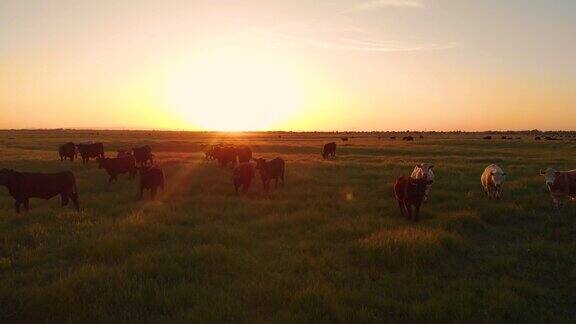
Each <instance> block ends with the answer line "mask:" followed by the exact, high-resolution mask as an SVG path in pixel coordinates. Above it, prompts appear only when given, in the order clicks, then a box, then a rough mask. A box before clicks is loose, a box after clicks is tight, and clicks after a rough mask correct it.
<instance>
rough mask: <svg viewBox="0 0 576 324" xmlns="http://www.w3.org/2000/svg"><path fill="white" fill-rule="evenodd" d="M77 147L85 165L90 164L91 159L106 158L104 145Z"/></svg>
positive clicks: (80, 145) (94, 144)
mask: <svg viewBox="0 0 576 324" xmlns="http://www.w3.org/2000/svg"><path fill="white" fill-rule="evenodd" d="M76 147H78V152H80V156H81V157H82V163H83V164H86V163H88V161H89V160H90V158H101V159H103V158H104V144H102V143H92V144H77V145H76Z"/></svg>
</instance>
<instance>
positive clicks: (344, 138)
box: [340, 137, 348, 142]
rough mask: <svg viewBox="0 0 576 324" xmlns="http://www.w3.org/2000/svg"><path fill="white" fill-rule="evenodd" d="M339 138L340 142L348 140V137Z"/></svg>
mask: <svg viewBox="0 0 576 324" xmlns="http://www.w3.org/2000/svg"><path fill="white" fill-rule="evenodd" d="M340 140H342V142H348V137H340Z"/></svg>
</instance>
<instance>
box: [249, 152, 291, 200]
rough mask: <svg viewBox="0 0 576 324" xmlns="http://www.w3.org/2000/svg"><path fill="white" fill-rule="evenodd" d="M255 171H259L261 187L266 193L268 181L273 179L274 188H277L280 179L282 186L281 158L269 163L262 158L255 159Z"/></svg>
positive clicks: (282, 162) (283, 167)
mask: <svg viewBox="0 0 576 324" xmlns="http://www.w3.org/2000/svg"><path fill="white" fill-rule="evenodd" d="M256 170H258V171H260V179H261V180H262V187H263V188H264V190H265V191H266V192H268V191H269V190H270V181H272V180H273V179H274V180H276V183H275V186H276V188H278V179H282V185H284V170H285V162H284V159H282V158H281V157H277V158H275V159H273V160H270V161H266V160H264V159H262V158H260V159H256Z"/></svg>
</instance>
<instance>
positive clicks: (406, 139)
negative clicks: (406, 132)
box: [402, 136, 414, 141]
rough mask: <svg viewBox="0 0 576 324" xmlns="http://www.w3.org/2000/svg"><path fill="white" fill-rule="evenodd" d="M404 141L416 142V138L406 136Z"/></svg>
mask: <svg viewBox="0 0 576 324" xmlns="http://www.w3.org/2000/svg"><path fill="white" fill-rule="evenodd" d="M402 139H403V140H405V141H413V140H414V137H412V136H404V137H403V138H402Z"/></svg>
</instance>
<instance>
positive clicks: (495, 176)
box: [480, 164, 506, 199]
mask: <svg viewBox="0 0 576 324" xmlns="http://www.w3.org/2000/svg"><path fill="white" fill-rule="evenodd" d="M505 180H506V172H504V171H502V168H500V167H499V166H497V165H496V164H490V165H489V166H487V167H486V169H484V172H483V173H482V177H481V178H480V181H481V182H482V187H484V192H485V193H486V195H487V196H488V198H489V199H500V198H502V185H503V184H504V181H505Z"/></svg>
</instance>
